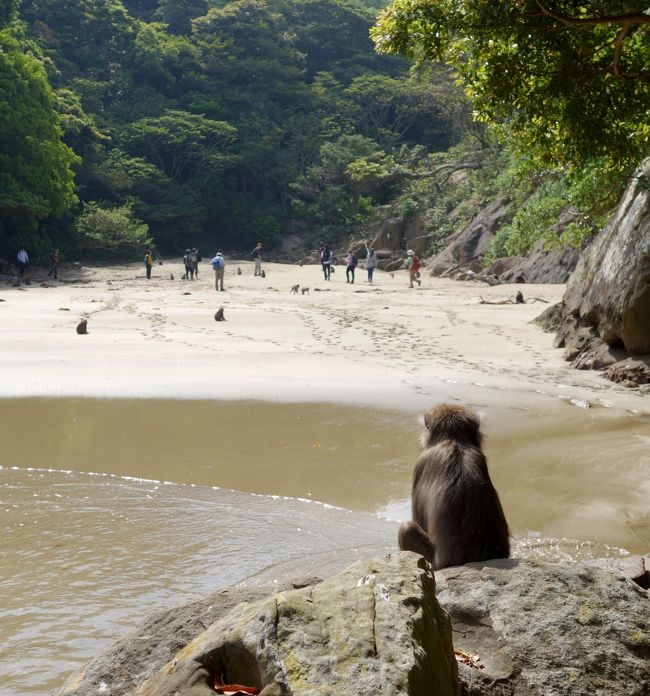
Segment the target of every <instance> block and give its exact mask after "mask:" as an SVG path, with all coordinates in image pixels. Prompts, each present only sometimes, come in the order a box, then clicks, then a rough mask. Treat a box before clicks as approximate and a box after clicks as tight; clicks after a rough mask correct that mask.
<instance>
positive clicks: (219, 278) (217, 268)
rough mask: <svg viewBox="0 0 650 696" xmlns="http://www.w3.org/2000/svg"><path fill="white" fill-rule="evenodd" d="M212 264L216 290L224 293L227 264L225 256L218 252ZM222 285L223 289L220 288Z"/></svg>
mask: <svg viewBox="0 0 650 696" xmlns="http://www.w3.org/2000/svg"><path fill="white" fill-rule="evenodd" d="M210 263H211V264H212V268H214V289H215V290H221V292H223V276H224V272H225V270H226V262H225V260H224V258H223V254H222V253H221V252H220V251H218V252H217V253H216V255H215V257H214V258H213V259H212V261H210ZM220 285H221V287H219V286H220Z"/></svg>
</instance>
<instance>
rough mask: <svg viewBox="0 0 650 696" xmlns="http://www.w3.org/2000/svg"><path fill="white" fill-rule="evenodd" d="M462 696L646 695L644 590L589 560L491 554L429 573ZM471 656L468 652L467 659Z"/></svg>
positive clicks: (648, 628)
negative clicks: (449, 630)
mask: <svg viewBox="0 0 650 696" xmlns="http://www.w3.org/2000/svg"><path fill="white" fill-rule="evenodd" d="M436 581H437V585H438V600H439V601H440V603H441V604H442V605H443V607H445V609H447V611H448V612H449V614H450V616H451V620H452V625H453V631H454V647H455V648H456V649H457V650H461V651H463V652H464V653H467V654H468V655H470V656H473V657H474V660H471V659H468V660H467V662H468V663H470V664H462V663H461V664H460V666H459V667H460V669H459V673H460V679H461V682H462V683H463V685H464V687H465V693H467V694H470V695H471V696H478V695H479V694H480V695H483V696H503V695H504V694H507V695H516V696H596V695H597V694H602V695H603V696H605V695H607V696H619V695H620V696H647V694H650V670H649V669H648V664H649V662H648V661H649V660H650V625H649V619H648V617H649V616H650V612H649V609H650V606H649V595H648V592H647V591H646V590H642V589H641V588H639V587H638V586H637V585H635V584H634V583H632V582H631V581H630V580H625V579H623V578H620V577H617V576H616V575H613V574H612V573H610V572H607V571H605V570H600V569H598V568H588V567H586V566H581V565H569V566H560V565H550V564H544V563H540V562H533V561H527V560H497V561H489V562H484V563H470V564H468V565H466V566H463V567H461V568H446V569H444V570H442V571H439V572H437V573H436ZM477 656H478V657H477Z"/></svg>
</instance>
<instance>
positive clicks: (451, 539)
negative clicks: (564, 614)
mask: <svg viewBox="0 0 650 696" xmlns="http://www.w3.org/2000/svg"><path fill="white" fill-rule="evenodd" d="M424 425H425V429H424V431H423V432H422V439H421V442H422V448H423V449H422V452H421V453H420V456H419V457H418V460H417V462H416V464H415V469H414V471H413V489H412V500H411V506H412V515H413V521H412V522H404V523H403V524H402V525H401V526H400V528H399V532H398V542H399V547H400V549H401V550H402V551H414V552H415V553H418V554H420V555H421V556H424V557H425V558H426V559H427V560H428V561H429V562H430V563H431V564H432V565H433V567H434V569H436V570H438V569H440V568H447V567H449V566H456V565H463V564H464V563H471V562H472V561H485V560H488V559H490V558H508V557H509V556H510V539H509V531H508V523H507V522H506V518H505V515H504V514H503V509H502V508H501V502H500V501H499V496H498V494H497V492H496V490H495V488H494V486H493V485H492V481H491V480H490V474H489V473H488V468H487V462H486V459H485V455H484V454H483V452H482V450H481V441H482V436H481V433H480V430H479V428H480V421H479V417H478V415H477V414H476V413H475V412H474V411H472V410H471V409H469V408H466V407H465V406H455V405H449V404H443V405H441V406H437V407H436V408H434V409H432V410H431V411H429V412H428V413H426V414H425V415H424Z"/></svg>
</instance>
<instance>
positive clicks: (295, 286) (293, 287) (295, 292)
mask: <svg viewBox="0 0 650 696" xmlns="http://www.w3.org/2000/svg"><path fill="white" fill-rule="evenodd" d="M298 290H300V285H292V286H291V292H292V293H293V294H294V295H297V294H298Z"/></svg>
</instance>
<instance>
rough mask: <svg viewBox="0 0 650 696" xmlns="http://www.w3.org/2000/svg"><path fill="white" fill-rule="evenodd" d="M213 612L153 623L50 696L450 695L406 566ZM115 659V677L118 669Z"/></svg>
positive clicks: (418, 574) (441, 639) (416, 562)
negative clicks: (231, 692)
mask: <svg viewBox="0 0 650 696" xmlns="http://www.w3.org/2000/svg"><path fill="white" fill-rule="evenodd" d="M213 599H214V598H213ZM216 599H217V600H218V599H219V596H217V597H216ZM229 599H230V600H232V599H233V596H231V597H230V598H229ZM229 604H230V607H229ZM192 607H193V608H194V612H191V611H190V613H189V614H188V610H190V609H191V608H192ZM229 608H230V611H227V609H229ZM221 609H222V611H218V610H217V611H215V607H214V605H213V604H212V602H211V603H210V604H208V605H207V606H206V604H205V603H203V604H202V605H199V604H195V605H186V606H185V608H184V609H183V611H182V616H183V617H184V619H183V620H180V618H179V617H180V616H181V613H180V612H179V613H178V615H174V614H170V613H168V614H167V615H161V616H159V617H158V619H157V622H156V623H152V622H149V624H148V625H147V626H145V627H142V628H141V629H139V630H138V631H136V633H135V634H133V635H132V636H131V638H130V639H129V640H128V641H123V642H122V643H121V645H120V646H119V648H118V649H115V648H113V649H112V650H109V651H107V653H105V655H104V656H103V658H98V660H95V661H93V662H91V663H90V665H88V666H87V667H86V668H84V669H83V670H82V671H81V672H80V673H79V674H78V675H76V676H74V677H72V678H71V679H70V680H69V681H68V682H67V684H66V685H65V686H64V687H63V689H62V690H61V691H60V692H59V696H63V695H64V694H66V695H67V696H71V695H73V694H74V695H75V696H82V695H83V696H89V695H90V694H96V693H101V692H102V691H104V692H106V693H110V694H111V696H125V695H126V694H134V695H137V696H172V695H174V696H176V695H178V696H201V695H202V694H205V696H208V695H209V694H214V689H213V688H212V687H213V684H214V682H215V680H216V679H217V678H218V679H223V681H224V682H228V683H238V684H244V685H247V686H253V687H256V688H258V689H262V693H263V694H264V696H270V695H271V694H275V695H283V694H286V695H288V694H296V695H300V696H310V695H314V696H317V695H318V694H323V695H326V694H350V695H354V694H359V696H361V695H362V694H363V695H364V696H365V695H366V694H378V695H384V696H399V695H400V694H403V695H404V696H406V694H412V695H415V696H417V695H419V694H421V695H422V696H424V695H425V694H427V695H428V694H430V693H432V691H433V692H435V693H436V694H440V696H455V695H456V694H457V693H458V685H457V666H456V661H455V659H454V656H453V650H452V643H451V625H450V623H449V619H448V617H447V615H446V614H445V613H444V612H443V611H442V609H441V608H440V606H439V604H438V602H437V601H436V598H435V582H434V578H433V574H432V573H431V571H430V568H429V567H428V566H427V564H426V563H425V562H424V561H423V560H422V559H419V558H418V557H417V556H415V555H413V554H410V553H401V554H396V555H393V556H389V557H386V558H384V559H380V560H375V561H362V562H360V563H357V564H355V565H353V566H351V567H349V568H348V569H346V570H345V571H343V572H342V573H339V574H338V575H336V576H334V577H332V578H330V579H329V580H326V581H324V582H322V583H319V584H317V585H311V586H308V587H305V588H303V589H293V590H287V591H284V592H279V593H277V594H275V595H267V596H266V597H265V598H263V599H256V600H255V601H245V602H244V603H242V604H239V605H238V606H236V607H234V608H232V604H231V602H229V603H226V604H223V605H222V607H221ZM160 631H162V632H163V634H162V635H156V633H157V632H160ZM126 655H130V657H129V658H127V659H128V660H129V661H130V662H131V663H132V664H131V669H130V670H128V674H127V675H125V674H124V673H123V670H122V671H121V670H120V669H119V667H120V666H121V667H122V668H124V666H125V661H124V659H123V657H124V656H126ZM110 660H113V662H111V661H110ZM115 660H117V661H118V663H119V664H118V665H117V666H116V665H115V663H114V661H115ZM100 680H101V681H100Z"/></svg>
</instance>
